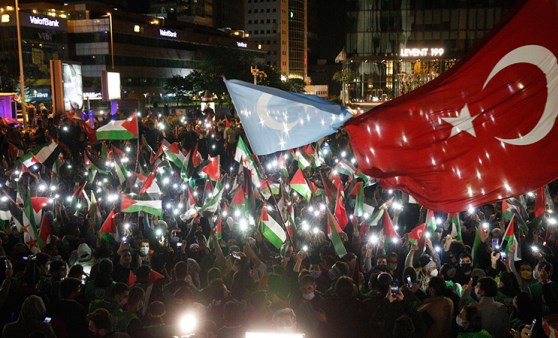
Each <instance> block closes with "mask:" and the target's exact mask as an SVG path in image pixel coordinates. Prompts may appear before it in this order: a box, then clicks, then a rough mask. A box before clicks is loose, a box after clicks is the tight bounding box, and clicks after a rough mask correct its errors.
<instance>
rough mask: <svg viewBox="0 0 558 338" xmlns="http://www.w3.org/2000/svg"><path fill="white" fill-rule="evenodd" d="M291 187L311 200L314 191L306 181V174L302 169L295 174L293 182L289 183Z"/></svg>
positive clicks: (307, 199)
mask: <svg viewBox="0 0 558 338" xmlns="http://www.w3.org/2000/svg"><path fill="white" fill-rule="evenodd" d="M289 186H290V187H291V189H293V190H294V191H296V192H297V193H299V194H300V195H301V196H302V197H304V199H305V200H306V201H310V197H312V191H311V190H310V187H309V186H308V183H306V179H305V178H304V174H303V173H302V170H301V169H300V168H299V169H298V170H297V171H296V173H295V174H294V176H293V178H292V179H291V182H290V183H289Z"/></svg>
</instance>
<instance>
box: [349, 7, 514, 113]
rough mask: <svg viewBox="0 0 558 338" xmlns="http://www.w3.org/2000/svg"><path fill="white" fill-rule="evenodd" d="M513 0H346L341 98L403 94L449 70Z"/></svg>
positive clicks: (366, 99) (504, 11) (374, 97)
mask: <svg viewBox="0 0 558 338" xmlns="http://www.w3.org/2000/svg"><path fill="white" fill-rule="evenodd" d="M516 2H517V1H516V0H487V1H477V0H459V1H456V0H398V1H392V0H347V2H346V6H347V20H346V25H347V26H346V32H347V37H346V52H347V59H346V61H345V62H344V69H343V71H344V72H345V74H346V75H347V78H348V81H347V86H346V87H345V92H344V95H345V96H346V97H348V98H350V100H351V101H354V102H362V101H364V102H367V101H372V100H377V99H380V100H381V98H382V96H383V95H384V96H385V95H387V96H389V97H392V96H399V95H402V94H405V93H407V92H409V91H411V90H413V89H415V88H417V87H419V86H421V85H423V84H425V83H427V82H429V81H431V80H432V79H434V78H436V77H437V76H438V75H439V74H441V73H443V72H444V71H446V70H448V69H449V68H451V67H452V66H453V65H454V64H455V63H456V62H457V61H458V60H459V59H461V58H462V57H463V56H465V55H466V54H467V53H468V52H469V51H471V49H472V48H473V47H474V46H475V45H476V44H477V43H478V42H479V40H481V39H482V38H483V37H484V36H485V35H486V34H487V32H488V31H489V30H490V29H491V28H492V27H493V26H494V25H495V24H496V23H497V22H498V20H499V19H500V18H501V17H502V16H503V15H504V14H505V13H506V11H507V10H509V9H510V8H511V7H513V5H514V4H515V3H516Z"/></svg>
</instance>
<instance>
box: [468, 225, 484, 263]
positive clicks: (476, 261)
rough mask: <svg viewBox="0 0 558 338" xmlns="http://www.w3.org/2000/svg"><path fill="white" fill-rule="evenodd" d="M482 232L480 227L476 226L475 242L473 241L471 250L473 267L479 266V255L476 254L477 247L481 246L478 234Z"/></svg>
mask: <svg viewBox="0 0 558 338" xmlns="http://www.w3.org/2000/svg"><path fill="white" fill-rule="evenodd" d="M481 231H484V230H483V229H482V226H478V225H477V230H476V231H475V240H474V241H473V247H472V248H471V257H473V266H478V264H479V261H478V259H479V255H478V254H477V252H478V251H479V247H480V244H481V239H480V232H481Z"/></svg>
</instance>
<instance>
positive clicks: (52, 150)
mask: <svg viewBox="0 0 558 338" xmlns="http://www.w3.org/2000/svg"><path fill="white" fill-rule="evenodd" d="M61 151H62V148H61V147H60V146H59V145H58V143H56V142H54V141H52V142H50V143H45V144H43V145H40V146H38V147H35V148H33V149H32V150H31V151H29V152H28V153H27V154H25V155H23V157H21V159H20V161H21V163H23V165H25V166H26V167H27V168H31V167H32V166H33V165H34V164H37V163H41V164H42V165H44V166H45V167H47V168H52V165H53V164H54V162H55V161H56V159H57V158H58V155H60V152H61Z"/></svg>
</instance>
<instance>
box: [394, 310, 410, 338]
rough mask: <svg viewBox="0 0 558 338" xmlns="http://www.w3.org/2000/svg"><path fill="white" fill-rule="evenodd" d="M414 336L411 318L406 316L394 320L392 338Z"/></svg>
mask: <svg viewBox="0 0 558 338" xmlns="http://www.w3.org/2000/svg"><path fill="white" fill-rule="evenodd" d="M414 336H415V324H413V320H412V319H411V317H409V316H407V315H402V316H401V317H399V318H397V319H396V320H395V325H394V326H393V335H392V337H394V338H410V337H414Z"/></svg>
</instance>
